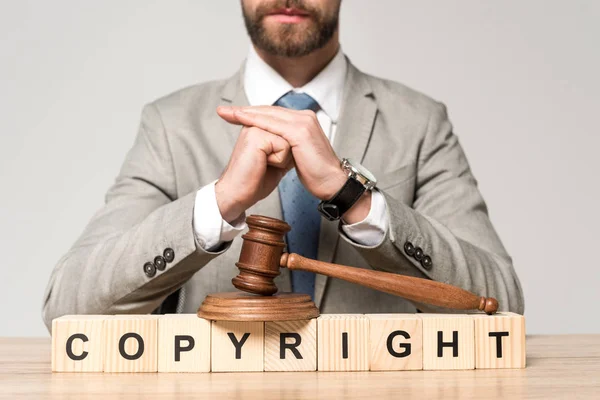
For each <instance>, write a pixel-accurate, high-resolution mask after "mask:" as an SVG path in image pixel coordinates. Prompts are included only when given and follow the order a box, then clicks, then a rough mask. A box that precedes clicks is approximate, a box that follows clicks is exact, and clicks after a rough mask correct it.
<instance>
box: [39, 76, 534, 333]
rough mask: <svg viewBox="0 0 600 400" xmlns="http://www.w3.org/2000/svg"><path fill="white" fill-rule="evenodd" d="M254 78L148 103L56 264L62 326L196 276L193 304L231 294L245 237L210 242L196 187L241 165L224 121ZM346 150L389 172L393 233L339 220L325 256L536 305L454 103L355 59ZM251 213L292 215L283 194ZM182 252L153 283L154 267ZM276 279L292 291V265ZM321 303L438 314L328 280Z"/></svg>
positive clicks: (342, 134)
mask: <svg viewBox="0 0 600 400" xmlns="http://www.w3.org/2000/svg"><path fill="white" fill-rule="evenodd" d="M242 77H243V73H242V71H240V72H238V73H237V74H236V75H234V76H233V77H232V78H230V79H228V80H224V81H216V82H208V83H203V84H199V85H195V86H191V87H188V88H185V89H183V90H180V91H178V92H175V93H173V94H171V95H169V96H166V97H164V98H161V99H159V100H157V101H155V102H153V103H151V104H148V105H146V107H145V108H144V110H143V114H142V120H141V124H140V129H139V133H138V135H137V138H136V140H135V143H134V145H133V148H132V149H131V150H130V152H129V153H128V155H127V158H126V159H125V162H124V164H123V166H122V170H121V172H120V174H119V176H118V177H117V179H116V182H115V184H114V185H113V186H112V187H111V188H110V189H109V191H108V193H107V195H106V204H105V206H104V207H103V208H102V209H100V210H99V211H98V212H97V213H96V215H94V217H93V218H92V220H91V221H90V223H89V224H88V226H87V227H86V229H85V231H84V232H83V233H82V235H81V237H80V238H79V239H78V240H77V242H76V243H75V244H74V245H73V247H72V248H71V249H70V250H69V251H68V252H67V253H66V254H65V255H64V257H62V259H61V260H60V261H59V262H58V264H57V265H56V266H55V268H54V270H53V272H52V275H51V277H50V281H49V283H48V287H47V290H46V293H45V295H44V305H43V318H44V322H45V323H46V325H47V326H48V327H49V326H50V323H51V321H52V319H53V318H56V317H59V316H61V315H64V314H119V313H150V312H152V311H153V310H154V309H156V308H157V307H158V306H159V305H160V304H161V302H162V301H163V300H164V299H165V298H166V296H168V295H169V294H170V293H172V292H174V291H175V290H177V289H178V288H179V287H181V286H182V285H183V287H184V290H185V297H184V298H183V299H182V300H181V301H182V304H181V305H182V306H183V310H184V312H190V313H193V312H195V311H196V309H197V308H198V306H199V305H200V303H201V302H202V300H203V299H204V297H205V296H206V295H207V294H208V293H213V292H222V291H231V290H233V286H232V285H231V278H233V277H234V276H235V275H236V274H237V272H238V270H237V268H236V267H235V262H236V261H237V260H238V256H239V253H240V247H241V243H242V239H241V238H239V237H238V238H236V239H235V240H233V242H231V243H228V244H226V246H224V248H223V249H222V250H221V251H218V252H207V251H205V250H203V249H202V247H201V246H200V244H199V243H196V241H195V238H194V233H193V228H192V213H193V208H194V200H195V196H196V191H197V190H198V189H199V188H200V187H202V186H203V185H206V184H208V183H210V182H212V181H213V180H215V179H217V178H218V177H219V176H220V174H221V173H222V171H223V169H224V167H225V166H226V165H227V162H228V160H229V156H230V154H231V152H232V150H233V146H234V143H235V141H236V138H237V136H238V133H239V130H240V128H239V127H236V126H233V125H229V124H227V123H226V122H224V121H223V120H221V119H220V118H219V117H218V116H217V114H216V112H215V108H216V107H217V106H218V105H227V104H233V105H245V104H247V99H246V97H245V94H244V90H243V82H242ZM344 93H345V96H344V100H343V104H342V110H341V116H340V122H339V126H338V132H339V133H338V135H336V138H335V143H334V144H333V147H334V149H335V151H336V153H337V155H338V156H339V157H340V158H342V157H351V158H354V159H357V160H361V162H362V164H363V165H365V166H366V167H367V168H368V169H369V170H370V171H371V172H373V173H374V175H375V176H376V177H377V178H378V184H377V186H378V188H379V190H380V191H381V192H382V193H383V194H384V196H385V199H386V202H387V209H388V214H389V222H390V223H389V228H388V231H387V232H386V236H385V240H384V241H383V243H381V244H380V245H378V246H375V247H367V246H362V245H359V244H356V243H354V242H353V241H352V240H350V239H349V238H347V237H346V236H345V235H344V234H343V233H341V229H339V226H338V223H336V222H328V221H326V220H325V219H323V220H322V222H321V224H322V225H321V234H320V241H319V255H318V258H319V259H320V260H324V261H328V262H335V263H339V264H344V265H350V266H355V267H360V268H373V269H376V270H381V271H388V272H395V273H398V274H403V275H411V276H417V277H421V278H426V279H433V280H436V281H441V282H446V283H450V284H453V285H456V286H459V287H462V288H464V289H467V290H469V291H472V292H474V293H477V294H481V295H487V296H493V297H496V298H497V299H498V301H499V303H500V308H501V309H503V310H510V311H514V312H518V313H522V312H523V294H522V290H521V286H520V284H519V280H518V278H517V275H516V273H515V271H514V269H513V266H512V261H511V258H510V257H509V255H508V254H507V252H506V250H505V249H504V247H503V246H502V243H501V242H500V239H499V238H498V236H497V234H496V232H495V231H494V228H493V226H492V224H491V222H490V220H489V218H488V214H487V208H486V205H485V203H484V200H483V198H482V196H481V194H480V192H479V190H478V188H477V182H476V180H475V178H474V177H473V175H472V173H471V170H470V168H469V165H468V163H467V159H466V158H465V154H464V153H463V150H462V148H461V146H460V144H459V142H458V139H457V137H456V136H455V135H454V134H453V132H452V126H451V124H450V122H449V120H448V117H447V115H446V109H445V107H444V106H443V105H442V104H440V103H437V102H435V101H433V100H432V99H430V98H428V97H426V96H424V95H422V94H420V93H417V92H415V91H414V90H411V89H409V88H407V87H406V86H403V85H401V84H399V83H395V82H390V81H386V80H383V79H379V78H375V77H372V76H369V75H366V74H364V73H362V72H360V71H358V70H357V69H356V68H355V67H354V66H352V65H351V64H349V68H348V76H347V81H346V86H345V90H344ZM249 214H263V215H268V216H272V217H275V218H281V204H280V201H279V196H278V193H277V191H274V192H273V193H271V195H270V196H268V197H267V198H266V199H264V200H263V201H261V202H259V203H258V204H256V205H255V206H254V207H252V208H251V209H250V210H248V215H249ZM406 242H411V243H412V244H413V245H414V246H415V247H417V246H418V247H421V248H422V249H423V252H424V253H425V254H427V255H429V256H430V257H431V259H432V260H433V265H432V266H431V268H430V269H426V268H424V267H423V266H422V265H421V263H420V262H419V261H417V260H416V259H415V258H414V257H411V256H409V255H407V254H406V252H405V250H404V246H405V243H406ZM165 248H172V249H173V250H174V251H175V259H174V261H173V262H172V263H169V264H168V265H167V268H166V269H165V270H164V271H158V272H157V274H156V275H155V276H154V277H152V278H150V277H148V276H146V274H145V273H144V269H143V266H144V264H145V263H146V262H148V261H152V260H153V259H154V258H155V257H156V256H157V255H160V254H162V253H163V251H164V250H165ZM276 282H277V283H278V287H279V288H280V290H284V291H289V290H290V279H289V275H288V271H287V270H283V271H282V275H281V276H280V277H278V278H277V280H276ZM315 302H316V303H317V305H318V306H319V307H320V309H321V312H323V313H378V312H390V313H395V312H414V311H415V310H416V307H418V308H419V309H421V310H424V311H451V310H434V308H433V307H429V306H426V305H422V304H412V303H410V302H408V301H406V300H404V299H401V298H398V297H394V296H391V295H389V294H385V293H379V292H377V291H374V290H371V289H367V288H364V287H361V286H357V285H354V284H350V283H346V282H344V281H341V280H338V279H331V278H326V277H324V276H318V277H317V281H316V290H315Z"/></svg>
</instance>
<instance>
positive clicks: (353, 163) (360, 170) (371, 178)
mask: <svg viewBox="0 0 600 400" xmlns="http://www.w3.org/2000/svg"><path fill="white" fill-rule="evenodd" d="M348 164H350V166H351V167H352V168H353V169H354V170H355V172H356V173H358V174H360V175H362V176H363V177H365V178H366V179H368V180H369V181H370V182H372V183H373V186H375V184H376V183H377V178H375V177H374V176H373V174H372V173H371V172H370V171H369V170H368V169H366V168H365V167H363V166H362V165H361V164H360V163H358V162H356V161H354V160H353V159H351V158H348Z"/></svg>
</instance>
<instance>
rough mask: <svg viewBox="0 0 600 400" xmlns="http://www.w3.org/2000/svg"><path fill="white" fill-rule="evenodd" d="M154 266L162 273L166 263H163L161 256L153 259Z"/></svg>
mask: <svg viewBox="0 0 600 400" xmlns="http://www.w3.org/2000/svg"><path fill="white" fill-rule="evenodd" d="M154 265H155V266H156V269H157V270H159V271H164V270H165V268H166V267H167V261H165V259H164V258H163V256H157V257H156V258H155V259H154Z"/></svg>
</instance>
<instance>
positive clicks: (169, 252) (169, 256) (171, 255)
mask: <svg viewBox="0 0 600 400" xmlns="http://www.w3.org/2000/svg"><path fill="white" fill-rule="evenodd" d="M163 257H164V258H165V260H166V261H167V262H168V263H170V262H173V260H174V259H175V251H173V249H171V248H166V249H165V251H164V252H163Z"/></svg>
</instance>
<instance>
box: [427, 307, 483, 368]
mask: <svg viewBox="0 0 600 400" xmlns="http://www.w3.org/2000/svg"><path fill="white" fill-rule="evenodd" d="M420 316H421V318H422V319H423V369H424V370H445V369H474V368H475V323H474V319H473V318H471V317H470V316H468V315H458V314H420ZM438 332H441V334H442V341H441V343H449V342H454V334H453V332H456V337H457V339H458V340H457V341H456V343H457V345H458V346H457V353H456V354H457V356H456V357H455V356H454V349H453V348H450V347H442V356H441V357H439V356H438Z"/></svg>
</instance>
